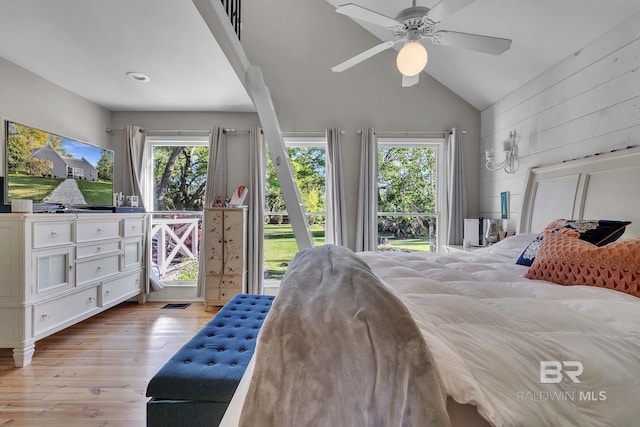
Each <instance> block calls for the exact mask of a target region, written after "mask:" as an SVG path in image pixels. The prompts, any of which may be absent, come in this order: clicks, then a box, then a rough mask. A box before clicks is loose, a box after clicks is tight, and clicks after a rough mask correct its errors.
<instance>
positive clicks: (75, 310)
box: [33, 287, 98, 337]
mask: <svg viewBox="0 0 640 427" xmlns="http://www.w3.org/2000/svg"><path fill="white" fill-rule="evenodd" d="M97 307H98V291H97V288H95V287H94V288H88V289H83V290H81V291H79V292H76V293H73V294H70V295H65V296H63V297H61V298H56V299H54V300H51V301H47V302H43V303H40V304H36V305H35V306H34V307H33V334H34V336H36V337H37V336H38V335H40V334H42V333H44V332H47V331H49V330H51V329H54V328H57V327H59V326H61V325H63V324H65V323H66V322H69V321H71V320H73V319H75V318H78V317H80V316H82V315H84V314H87V313H90V312H92V311H95V310H96V309H97Z"/></svg>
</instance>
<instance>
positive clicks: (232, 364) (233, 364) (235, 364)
mask: <svg viewBox="0 0 640 427" xmlns="http://www.w3.org/2000/svg"><path fill="white" fill-rule="evenodd" d="M229 365H231V366H237V365H238V362H236V361H235V360H234V361H233V362H231V363H229Z"/></svg>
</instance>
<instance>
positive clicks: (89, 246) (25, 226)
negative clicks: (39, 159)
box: [0, 213, 147, 366]
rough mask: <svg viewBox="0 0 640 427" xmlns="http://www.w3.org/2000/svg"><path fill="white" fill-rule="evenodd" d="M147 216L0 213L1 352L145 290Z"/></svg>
mask: <svg viewBox="0 0 640 427" xmlns="http://www.w3.org/2000/svg"><path fill="white" fill-rule="evenodd" d="M146 229H147V216H146V214H114V213H106V214H103V213H88V214H66V213H65V214H2V215H0V272H1V274H2V277H1V278H0V324H2V329H0V348H13V358H14V361H15V364H16V366H26V365H29V364H30V363H31V359H32V357H33V354H34V351H35V342H36V341H37V340H39V339H42V338H44V337H46V336H48V335H51V334H53V333H55V332H57V331H60V330H61V329H64V328H66V327H69V326H71V325H73V324H75V323H77V322H79V321H81V320H83V319H86V318H88V317H90V316H93V315H95V314H97V313H99V312H101V311H103V310H106V309H107V308H109V307H112V306H114V305H116V304H118V303H120V302H123V301H125V300H128V299H130V298H132V297H136V296H139V295H140V294H141V292H142V291H143V287H142V283H143V280H142V279H143V277H144V276H143V273H144V262H143V261H144V253H145V249H144V248H145V238H146V236H145V235H146Z"/></svg>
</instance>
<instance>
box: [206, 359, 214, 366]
mask: <svg viewBox="0 0 640 427" xmlns="http://www.w3.org/2000/svg"><path fill="white" fill-rule="evenodd" d="M215 364H216V362H215V361H213V360H212V361H211V362H209V363H208V365H209V366H213V365H215Z"/></svg>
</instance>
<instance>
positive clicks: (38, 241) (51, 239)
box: [33, 221, 73, 249]
mask: <svg viewBox="0 0 640 427" xmlns="http://www.w3.org/2000/svg"><path fill="white" fill-rule="evenodd" d="M69 243H73V224H72V223H70V222H49V221H46V222H37V223H34V224H33V248H34V249H38V248H46V247H49V246H57V245H66V244H69Z"/></svg>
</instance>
